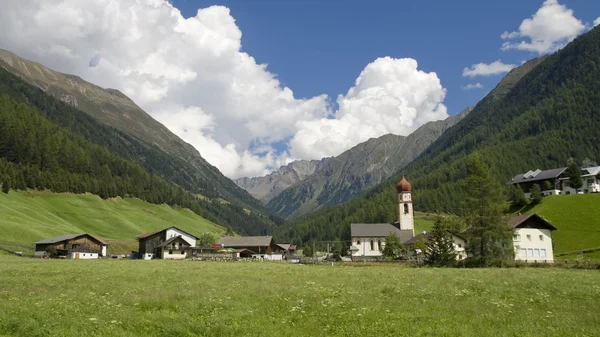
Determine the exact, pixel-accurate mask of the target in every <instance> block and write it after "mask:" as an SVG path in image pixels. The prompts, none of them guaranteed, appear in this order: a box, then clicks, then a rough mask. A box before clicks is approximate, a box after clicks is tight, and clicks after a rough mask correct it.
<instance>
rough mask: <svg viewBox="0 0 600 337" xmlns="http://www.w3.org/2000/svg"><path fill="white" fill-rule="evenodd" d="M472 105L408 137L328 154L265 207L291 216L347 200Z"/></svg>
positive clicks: (418, 150) (407, 158) (389, 138)
mask: <svg viewBox="0 0 600 337" xmlns="http://www.w3.org/2000/svg"><path fill="white" fill-rule="evenodd" d="M471 109H472V108H470V107H469V108H466V109H465V110H463V111H462V112H461V113H460V114H458V115H455V116H451V117H448V118H447V119H445V120H442V121H435V122H429V123H427V124H425V125H423V126H421V127H420V128H418V129H417V130H415V131H414V132H413V133H412V134H410V135H409V136H407V137H404V136H398V135H392V134H388V135H384V136H382V137H379V138H372V139H369V140H368V141H366V142H363V143H361V144H358V145H357V146H355V147H353V148H351V149H350V150H348V151H345V152H344V153H342V154H340V155H339V156H337V157H333V158H329V159H328V160H327V161H326V162H325V163H323V164H322V165H320V167H318V168H317V169H316V170H315V172H314V173H313V174H311V175H310V176H308V177H306V179H304V180H302V181H300V182H298V183H296V184H295V185H293V186H291V187H289V188H287V189H285V190H284V191H282V192H281V193H279V194H278V195H276V196H275V197H273V198H272V199H271V200H270V201H269V203H268V204H267V207H268V208H269V209H271V210H272V211H273V212H276V213H277V214H279V215H280V216H284V217H290V216H297V215H302V214H306V213H308V212H311V211H313V210H315V209H317V208H319V207H321V206H323V205H334V204H339V203H342V202H344V201H346V200H349V199H351V198H353V197H355V196H357V195H358V194H360V193H361V192H363V191H365V190H366V189H369V188H371V187H373V186H375V185H377V184H379V183H380V182H381V181H383V180H385V179H386V178H388V177H389V176H390V175H391V174H393V173H394V172H395V171H397V170H398V169H400V168H402V167H404V166H405V165H406V164H408V163H410V162H411V161H412V160H413V159H415V158H416V157H417V156H418V155H419V154H420V153H421V152H422V151H423V150H425V149H426V148H427V147H428V146H429V145H430V144H431V143H432V142H433V141H434V140H436V139H437V138H438V137H439V136H440V135H441V134H442V133H444V132H445V131H446V130H447V129H448V128H450V127H452V126H453V125H455V124H456V123H458V121H460V120H461V119H463V118H464V117H465V116H466V115H467V114H468V113H469V112H470V111H471Z"/></svg>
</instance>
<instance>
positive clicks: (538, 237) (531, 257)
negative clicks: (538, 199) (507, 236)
mask: <svg viewBox="0 0 600 337" xmlns="http://www.w3.org/2000/svg"><path fill="white" fill-rule="evenodd" d="M508 226H510V228H512V229H513V245H514V248H515V260H517V261H527V262H554V252H553V251H552V231H555V230H556V227H554V226H553V225H552V224H551V223H549V222H548V221H546V220H544V219H543V218H542V217H540V216H539V215H537V214H535V213H532V214H523V215H517V216H513V217H511V218H510V219H509V220H508Z"/></svg>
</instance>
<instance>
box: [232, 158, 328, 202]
mask: <svg viewBox="0 0 600 337" xmlns="http://www.w3.org/2000/svg"><path fill="white" fill-rule="evenodd" d="M327 159H328V158H323V159H322V160H296V161H293V162H291V163H289V164H287V165H284V166H281V167H280V168H279V170H277V171H275V172H272V173H270V174H267V175H266V176H263V177H253V178H247V177H244V178H238V179H235V180H234V182H235V183H236V184H237V185H238V186H239V187H241V188H243V189H245V190H246V191H248V192H249V193H250V194H251V195H252V196H253V197H255V198H256V199H259V200H261V201H263V202H264V203H267V202H269V200H271V199H272V198H273V197H275V196H276V195H278V194H279V193H281V191H283V190H285V189H286V188H288V187H290V186H292V185H294V184H295V183H297V182H299V181H302V180H304V179H305V178H306V177H308V176H309V175H311V174H313V173H314V172H315V171H317V170H319V169H320V168H321V167H322V166H323V164H324V163H325V162H326V161H327Z"/></svg>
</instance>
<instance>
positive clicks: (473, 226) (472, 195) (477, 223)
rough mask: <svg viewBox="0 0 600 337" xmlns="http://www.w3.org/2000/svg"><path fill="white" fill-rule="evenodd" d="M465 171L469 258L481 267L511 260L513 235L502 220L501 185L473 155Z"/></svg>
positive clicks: (480, 159)
mask: <svg viewBox="0 0 600 337" xmlns="http://www.w3.org/2000/svg"><path fill="white" fill-rule="evenodd" d="M467 170H468V176H467V179H466V181H465V186H464V188H465V192H466V193H465V195H466V197H465V203H464V206H463V212H464V215H465V222H466V224H467V226H468V227H469V230H468V244H467V253H468V255H469V257H470V258H471V259H472V260H474V261H475V262H476V263H478V264H480V265H486V264H489V263H492V262H494V261H500V260H505V259H509V258H512V257H513V254H514V252H513V246H512V240H511V238H512V233H511V230H510V228H509V227H508V226H507V224H506V219H505V218H504V198H503V196H502V194H503V193H502V186H501V185H500V183H499V182H498V181H496V180H494V179H493V178H492V176H491V175H490V169H489V167H488V166H487V165H486V164H485V163H484V162H483V159H482V158H481V156H479V155H478V154H476V153H475V154H473V155H471V156H470V157H469V158H468V159H467Z"/></svg>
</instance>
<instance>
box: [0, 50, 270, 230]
mask: <svg viewBox="0 0 600 337" xmlns="http://www.w3.org/2000/svg"><path fill="white" fill-rule="evenodd" d="M4 69H6V71H5V70H4ZM13 74H16V75H18V77H17V76H14V75H13ZM0 79H1V80H0V86H1V87H2V89H1V91H0V92H4V93H7V94H9V95H10V96H11V97H12V98H13V99H16V100H17V101H21V102H28V103H29V104H31V105H32V106H34V107H35V108H36V110H38V111H39V112H40V113H42V114H44V115H45V116H46V117H47V118H48V119H50V120H51V121H52V122H53V123H56V124H58V125H60V126H62V127H65V128H67V129H69V131H71V132H72V133H74V134H77V135H80V136H83V137H85V138H86V139H88V140H90V141H91V142H94V143H96V144H98V145H101V146H103V147H107V148H108V149H109V150H111V151H113V152H115V153H117V154H119V155H120V156H121V157H123V158H125V159H128V160H131V161H133V162H135V163H137V164H139V165H140V166H141V167H142V168H144V170H146V171H147V172H150V173H152V174H157V175H159V176H161V177H163V178H165V179H167V180H170V181H173V182H174V183H176V184H178V185H180V186H182V187H184V188H185V189H186V190H188V191H190V192H192V193H194V194H197V195H198V196H199V197H200V198H204V199H205V200H210V201H212V202H214V203H218V202H220V203H227V204H231V205H233V207H234V208H236V210H234V211H232V210H231V209H223V210H222V211H220V212H221V213H223V214H221V215H220V216H225V215H224V214H226V213H231V212H233V213H238V214H239V215H240V216H241V215H242V214H246V213H248V212H250V213H252V214H254V215H256V217H255V218H254V219H252V220H251V222H252V226H251V227H254V228H253V229H252V228H248V230H245V229H243V226H244V225H243V224H238V225H237V226H238V230H240V229H241V232H247V233H256V234H259V233H264V232H267V231H268V230H269V229H270V228H272V227H273V226H274V225H275V224H274V222H277V223H279V222H280V221H281V220H280V219H279V218H278V217H276V216H271V215H270V212H269V211H268V210H267V209H266V208H265V207H264V206H263V205H262V204H261V203H260V202H259V201H258V200H256V199H254V198H253V197H252V196H251V195H250V194H249V193H247V192H246V191H245V190H243V189H241V188H239V187H238V186H237V185H236V184H235V183H234V182H233V181H231V180H230V179H228V178H226V177H225V176H223V175H222V174H221V173H220V172H219V170H217V169H216V168H215V167H214V166H212V165H210V164H209V163H208V162H206V161H205V160H204V159H203V158H202V157H201V156H200V154H199V153H198V151H197V150H196V149H194V148H193V147H192V146H191V145H189V144H187V143H185V142H183V141H182V140H181V139H180V138H179V137H177V136H176V135H174V134H173V133H171V132H170V131H169V130H168V129H167V128H165V127H164V126H163V125H162V124H160V123H158V122H157V121H156V120H154V119H153V118H152V117H151V116H149V115H148V114H147V113H145V112H144V111H143V110H142V109H140V108H139V107H138V106H137V105H135V103H134V102H133V101H131V100H130V99H129V98H128V97H127V96H125V95H123V94H122V93H120V92H119V91H117V90H112V89H103V88H100V87H98V86H95V85H93V84H91V83H88V82H85V81H83V80H82V79H81V78H79V77H77V76H73V75H68V74H62V73H59V72H55V71H53V70H51V69H48V68H46V67H44V66H43V65H41V64H38V63H34V62H31V61H28V60H24V59H22V58H19V57H18V56H16V55H14V54H12V53H10V52H8V51H4V50H0ZM46 94H47V95H46ZM215 207H216V208H219V206H215ZM238 220H243V219H239V218H238ZM235 222H236V223H240V222H239V221H237V220H236V221H235ZM242 223H247V221H245V220H244V221H242Z"/></svg>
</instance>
